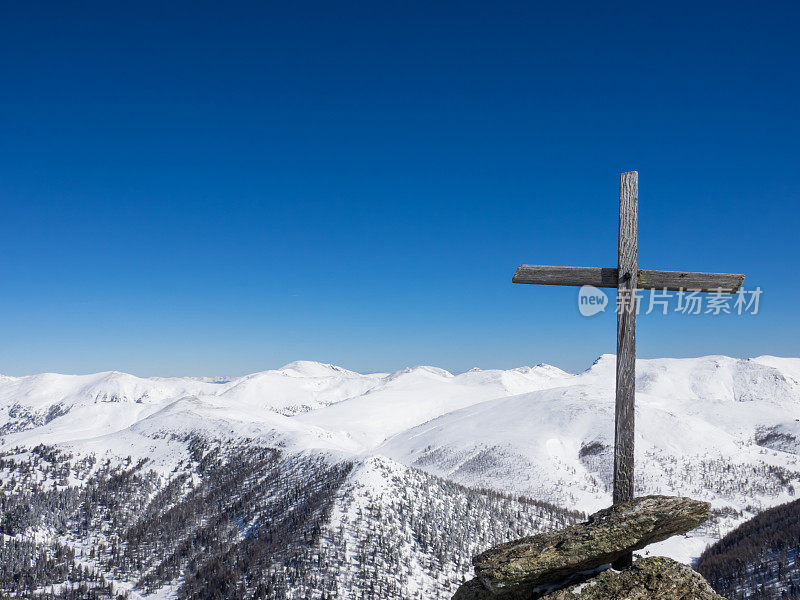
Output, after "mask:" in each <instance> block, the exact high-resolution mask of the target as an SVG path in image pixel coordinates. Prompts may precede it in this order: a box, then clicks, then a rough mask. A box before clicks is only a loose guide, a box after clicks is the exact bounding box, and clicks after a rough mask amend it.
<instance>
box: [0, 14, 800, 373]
mask: <svg viewBox="0 0 800 600" xmlns="http://www.w3.org/2000/svg"><path fill="white" fill-rule="evenodd" d="M799 13H800V6H799V5H797V4H796V3H789V2H785V3H782V2H775V3H769V4H766V5H764V4H761V5H757V4H754V3H731V2H725V3H714V4H710V3H702V2H700V3H698V2H692V3H686V4H680V3H630V4H623V3H597V2H587V3H572V4H565V3H537V2H519V3H516V2H497V3H484V2H481V3H473V2H433V3H431V2H403V3H397V2H392V3H389V2H373V3H331V2H320V3H309V2H297V3H273V2H259V3H253V4H247V3H236V2H233V3H224V4H221V3H205V2H185V3H181V2H171V3H160V2H159V3H150V2H138V3H130V4H128V5H127V6H123V5H122V4H121V3H108V2H103V3H69V5H67V4H65V3H15V4H14V5H13V6H11V5H9V6H6V7H5V10H4V19H3V20H2V22H1V23H0V45H2V48H1V50H2V51H1V52H0V56H1V57H2V58H0V76H1V78H0V80H2V82H3V83H2V90H3V93H2V95H1V96H0V115H2V116H0V119H2V136H0V164H2V169H0V197H2V206H3V218H2V220H0V264H2V273H3V276H2V278H0V286H2V287H1V289H0V292H2V293H0V339H2V344H0V372H3V373H8V374H14V375H21V374H27V373H34V372H41V371H58V372H91V371H99V370H111V369H116V370H123V371H128V372H133V373H136V374H139V375H182V374H229V375H235V374H240V373H245V372H252V371H256V370H261V369H266V368H273V367H277V366H279V365H281V364H283V363H286V362H288V361H291V360H296V359H309V360H319V361H323V362H332V363H336V364H340V365H342V366H345V367H348V368H351V369H355V370H361V371H375V370H394V369H398V368H401V367H403V366H407V365H414V364H435V365H438V366H441V367H444V368H447V369H451V370H454V371H461V370H465V369H468V368H470V367H472V366H476V365H477V366H481V367H484V368H489V367H514V366H519V365H523V364H534V363H538V362H548V363H551V364H556V365H558V366H561V367H563V368H567V369H570V370H579V369H583V368H585V367H587V366H588V365H589V364H590V363H591V361H592V360H593V359H594V358H595V357H596V356H597V355H599V354H601V353H604V352H614V350H615V327H616V325H615V319H614V315H613V314H601V315H597V316H595V317H592V318H588V319H587V318H584V317H581V316H580V315H579V313H578V311H577V306H576V297H577V290H576V289H574V288H544V287H538V286H536V287H534V286H517V285H512V284H511V275H512V274H513V272H514V270H515V268H516V266H517V265H518V264H519V263H538V264H568V265H581V266H615V265H616V247H617V239H616V236H617V180H618V176H619V173H620V172H622V171H628V170H638V171H639V172H640V201H639V203H640V204H639V264H640V267H641V268H654V269H674V270H681V269H685V270H703V271H722V272H741V273H746V274H747V276H748V279H747V285H748V286H751V287H752V286H756V285H758V286H760V287H761V288H762V289H763V290H764V292H763V295H762V297H761V304H760V311H759V314H758V315H746V316H725V317H713V316H686V315H679V314H670V315H668V316H662V315H647V316H642V317H640V320H639V331H638V355H639V356H640V357H655V356H697V355H704V354H728V355H733V356H743V357H747V356H756V355H760V354H776V355H794V356H797V355H798V354H800V341H799V340H800V337H799V336H798V333H800V315H798V311H797V308H796V306H797V302H798V298H800V278H798V277H795V276H794V272H795V270H796V269H797V266H798V260H797V259H798V254H799V253H798V249H797V248H798V246H797V232H798V230H799V228H798V225H800V223H798V220H800V219H798V217H800V210H798V201H799V200H800V170H799V169H798V164H800V160H799V159H800V152H799V151H798V140H799V139H800V137H799V136H798V134H800V126H799V125H798V92H800V83H798V77H797V64H798V59H800V56H798V55H799V54H800V52H799V49H800V46H799V45H798V43H797V39H796V31H795V26H796V23H797V21H798V17H800V14H799Z"/></svg>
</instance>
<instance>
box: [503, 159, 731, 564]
mask: <svg viewBox="0 0 800 600" xmlns="http://www.w3.org/2000/svg"><path fill="white" fill-rule="evenodd" d="M638 213H639V173H638V172H637V171H630V172H629V173H622V175H620V177H619V248H618V250H619V251H618V263H617V268H616V269H613V268H607V269H602V268H599V267H548V266H542V265H520V267H519V268H518V269H517V272H516V273H515V274H514V278H513V279H512V281H513V282H514V283H532V284H539V285H576V286H583V285H591V286H594V287H598V288H600V287H603V288H614V287H615V288H617V390H616V413H615V427H614V504H618V503H620V502H625V501H626V500H630V499H632V498H633V433H634V393H635V390H636V289H637V288H639V289H659V290H672V291H698V292H715V293H719V292H726V293H731V294H732V293H735V292H736V291H738V289H739V287H740V286H741V285H742V282H743V281H744V275H732V274H729V273H687V272H682V271H646V270H641V269H637V268H636V228H637V220H638ZM631 560H632V556H631V555H629V556H627V557H625V558H623V559H620V561H618V562H617V563H615V566H617V567H624V566H629V565H630V563H631Z"/></svg>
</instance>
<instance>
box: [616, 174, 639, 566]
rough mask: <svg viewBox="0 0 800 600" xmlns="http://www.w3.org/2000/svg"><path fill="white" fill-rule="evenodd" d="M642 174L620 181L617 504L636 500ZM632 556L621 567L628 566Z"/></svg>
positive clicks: (621, 177) (624, 558) (625, 175)
mask: <svg viewBox="0 0 800 600" xmlns="http://www.w3.org/2000/svg"><path fill="white" fill-rule="evenodd" d="M638 217H639V173H638V172H636V171H631V172H629V173H623V174H622V175H620V177H619V246H618V266H617V268H618V280H617V393H616V406H615V427H614V504H619V503H621V502H626V501H628V500H631V499H633V449H634V417H635V410H634V405H635V401H634V399H635V394H636V279H637V269H636V254H637V244H636V241H637V240H636V236H637V222H638ZM631 560H632V555H631V556H628V557H623V558H622V559H620V561H619V564H618V566H620V567H624V566H629V565H630V563H631Z"/></svg>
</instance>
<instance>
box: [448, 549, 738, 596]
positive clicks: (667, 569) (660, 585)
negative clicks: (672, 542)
mask: <svg viewBox="0 0 800 600" xmlns="http://www.w3.org/2000/svg"><path fill="white" fill-rule="evenodd" d="M542 594H543V595H542ZM514 597H515V596H514V595H510V594H503V595H496V594H493V593H492V592H490V591H489V590H487V589H486V588H485V587H484V586H483V584H481V582H480V580H478V579H473V580H471V581H468V582H467V583H465V584H464V585H462V586H461V587H460V588H459V589H458V591H457V592H456V594H455V596H453V600H505V599H506V598H508V599H511V598H514ZM519 597H521V598H539V599H540V600H725V599H724V598H723V597H722V596H719V595H718V594H717V593H716V592H714V590H713V589H711V586H710V585H708V582H706V580H705V579H703V577H702V575H700V574H699V573H697V572H696V571H694V570H693V569H691V568H689V567H687V566H686V565H683V564H681V563H678V562H675V561H674V560H672V559H670V558H662V557H654V558H645V559H642V560H637V561H636V562H635V563H633V565H632V566H630V567H628V568H627V569H625V570H623V571H614V570H612V569H608V570H606V571H603V572H602V573H600V574H599V575H597V576H595V577H591V578H590V579H588V580H587V581H584V582H583V583H580V584H577V585H572V586H569V587H566V588H563V589H560V590H557V591H554V592H551V593H546V592H541V593H540V594H530V595H527V596H519Z"/></svg>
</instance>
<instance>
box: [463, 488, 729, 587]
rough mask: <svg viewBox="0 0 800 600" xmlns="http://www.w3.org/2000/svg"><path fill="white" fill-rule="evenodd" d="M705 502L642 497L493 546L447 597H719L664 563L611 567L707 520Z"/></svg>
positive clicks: (682, 570)
mask: <svg viewBox="0 0 800 600" xmlns="http://www.w3.org/2000/svg"><path fill="white" fill-rule="evenodd" d="M710 508H711V507H710V505H709V504H708V503H707V502H698V501H697V500H692V499H690V498H676V497H672V496H642V497H640V498H635V499H634V500H631V501H630V502H626V503H624V504H618V505H616V506H612V507H611V508H607V509H604V510H601V511H599V512H597V513H595V514H593V515H591V516H590V517H589V520H588V521H586V522H585V523H578V524H576V525H572V526H571V527H567V528H566V529H562V530H559V531H553V532H548V533H543V534H540V535H535V536H531V537H526V538H522V539H520V540H516V541H513V542H508V543H506V544H501V545H500V546H496V547H494V548H492V549H490V550H487V551H486V552H483V553H482V554H479V555H478V556H476V557H475V558H474V559H473V560H472V564H473V565H474V567H475V575H476V578H475V579H473V580H472V581H469V582H467V583H465V584H464V585H462V586H461V587H460V588H459V589H458V591H457V592H456V594H455V596H454V597H453V600H529V599H533V598H542V599H543V600H545V599H546V600H566V599H569V600H580V599H586V600H588V599H592V600H595V599H596V600H600V599H609V600H610V599H613V600H646V599H647V600H651V599H652V600H655V599H659V600H662V599H663V600H722V599H721V597H720V596H718V595H717V594H716V593H714V591H713V590H712V589H711V587H710V586H709V585H708V583H707V582H706V581H705V580H704V579H703V577H702V576H700V575H699V574H698V573H696V572H695V571H693V570H692V569H690V568H689V567H687V566H686V565H682V564H680V563H677V562H675V561H673V560H670V559H668V558H647V559H643V560H639V561H636V562H635V563H634V564H633V565H632V566H630V567H628V568H627V569H624V570H623V571H614V570H612V569H609V565H610V563H613V562H614V561H616V560H617V559H619V558H621V557H624V556H626V555H628V554H629V553H630V552H632V551H634V550H640V549H641V548H644V547H645V546H647V545H649V544H652V543H655V542H660V541H662V540H665V539H667V538H669V537H671V536H673V535H678V534H682V533H686V532H687V531H689V530H691V529H694V528H695V527H697V526H698V525H700V524H701V523H703V522H705V521H706V520H707V519H708V517H709V515H710V513H709V511H710Z"/></svg>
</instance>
